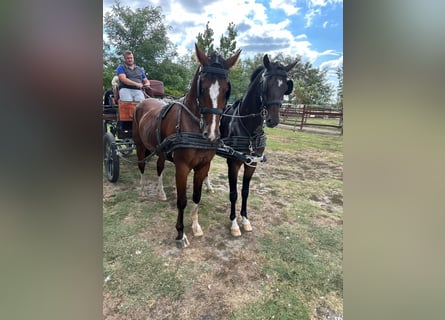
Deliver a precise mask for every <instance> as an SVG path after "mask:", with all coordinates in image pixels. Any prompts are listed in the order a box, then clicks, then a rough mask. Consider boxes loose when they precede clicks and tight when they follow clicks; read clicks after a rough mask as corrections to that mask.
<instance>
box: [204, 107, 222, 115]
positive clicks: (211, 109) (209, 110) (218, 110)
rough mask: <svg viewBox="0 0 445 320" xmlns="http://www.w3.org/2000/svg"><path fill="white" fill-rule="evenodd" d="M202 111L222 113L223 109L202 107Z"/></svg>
mask: <svg viewBox="0 0 445 320" xmlns="http://www.w3.org/2000/svg"><path fill="white" fill-rule="evenodd" d="M201 113H212V114H222V113H223V110H221V109H215V108H201Z"/></svg>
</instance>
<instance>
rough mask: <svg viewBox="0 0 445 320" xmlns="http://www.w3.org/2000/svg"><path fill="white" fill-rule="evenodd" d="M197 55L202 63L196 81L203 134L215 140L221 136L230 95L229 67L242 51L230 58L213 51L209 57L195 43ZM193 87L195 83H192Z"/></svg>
mask: <svg viewBox="0 0 445 320" xmlns="http://www.w3.org/2000/svg"><path fill="white" fill-rule="evenodd" d="M195 49H196V57H197V59H198V61H199V63H200V64H201V66H200V68H199V69H198V71H197V72H198V78H197V81H196V99H197V101H198V106H199V109H200V113H201V121H202V124H203V125H202V133H203V136H204V137H206V138H208V139H209V140H211V141H213V140H215V139H216V138H218V137H219V135H220V132H219V122H220V119H221V114H222V112H223V109H224V107H225V105H226V104H227V100H228V99H229V96H230V81H229V69H230V68H232V67H233V66H234V65H235V64H236V62H237V60H238V58H239V55H240V53H241V50H238V51H237V52H236V53H235V54H234V55H232V56H231V57H230V58H228V59H224V58H223V57H222V56H221V55H220V54H218V53H216V52H213V53H212V54H211V55H210V56H209V57H208V56H206V55H205V53H204V52H203V51H202V50H201V49H199V48H198V46H197V45H196V44H195ZM192 89H193V85H192Z"/></svg>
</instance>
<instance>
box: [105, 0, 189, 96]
mask: <svg viewBox="0 0 445 320" xmlns="http://www.w3.org/2000/svg"><path fill="white" fill-rule="evenodd" d="M164 21H165V17H164V15H163V14H162V9H161V7H151V6H148V7H144V8H138V9H136V10H133V9H131V8H129V7H124V6H122V5H121V3H120V1H119V0H116V2H115V3H114V4H113V6H112V7H111V10H110V11H109V12H107V13H106V14H105V17H104V32H105V34H106V35H107V41H104V45H103V58H104V77H103V81H104V86H105V87H109V86H110V81H111V78H112V77H113V73H114V71H115V70H116V68H117V66H118V65H119V64H120V63H122V62H123V57H122V54H123V52H124V51H125V50H131V51H132V52H133V54H134V57H135V63H136V64H137V65H139V66H141V67H143V68H144V69H145V71H146V72H147V76H148V78H149V79H156V80H161V81H163V82H164V87H165V90H166V92H169V91H171V92H172V93H170V94H172V95H173V93H177V92H180V91H184V90H185V89H186V88H187V84H188V83H187V81H188V80H187V79H183V78H181V75H184V74H187V72H188V71H187V70H186V68H185V67H182V66H181V65H174V64H173V63H172V62H170V61H172V60H173V59H174V58H175V57H177V53H176V48H175V46H174V45H173V43H172V42H171V41H170V40H169V38H168V36H167V32H168V31H169V30H170V27H169V26H167V25H165V24H164ZM110 71H112V72H110ZM172 72H174V73H175V75H176V76H171V74H170V73H172Z"/></svg>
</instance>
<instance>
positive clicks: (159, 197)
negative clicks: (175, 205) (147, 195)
mask: <svg viewBox="0 0 445 320" xmlns="http://www.w3.org/2000/svg"><path fill="white" fill-rule="evenodd" d="M158 200H159V201H167V196H166V195H165V194H159V195H158Z"/></svg>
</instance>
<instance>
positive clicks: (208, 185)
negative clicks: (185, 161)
mask: <svg viewBox="0 0 445 320" xmlns="http://www.w3.org/2000/svg"><path fill="white" fill-rule="evenodd" d="M204 184H205V186H206V191H207V192H210V193H215V190H214V189H213V187H212V183H211V182H210V178H209V174H207V176H206V177H205V178H204Z"/></svg>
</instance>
